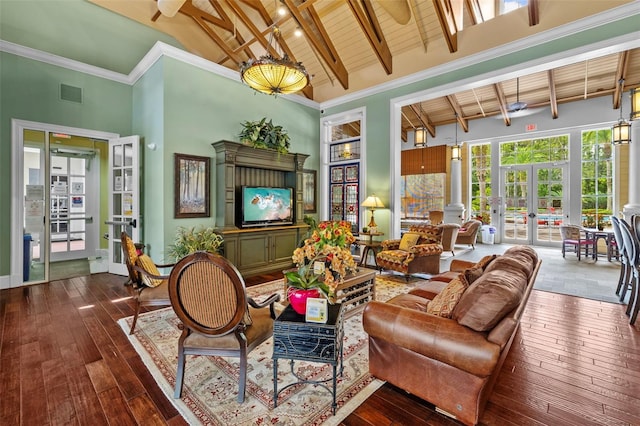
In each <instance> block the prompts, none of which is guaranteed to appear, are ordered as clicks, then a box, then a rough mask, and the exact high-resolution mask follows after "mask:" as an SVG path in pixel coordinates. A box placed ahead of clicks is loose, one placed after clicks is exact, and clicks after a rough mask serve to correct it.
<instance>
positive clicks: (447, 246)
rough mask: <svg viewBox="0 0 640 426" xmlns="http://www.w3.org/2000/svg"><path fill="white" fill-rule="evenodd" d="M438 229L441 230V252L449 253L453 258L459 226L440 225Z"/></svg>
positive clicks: (455, 224) (453, 224) (452, 224)
mask: <svg viewBox="0 0 640 426" xmlns="http://www.w3.org/2000/svg"><path fill="white" fill-rule="evenodd" d="M438 227H440V228H442V238H441V241H442V251H450V252H451V254H453V255H454V256H455V253H454V252H453V248H454V246H455V245H456V238H458V232H459V231H460V225H458V224H457V223H442V224H440V225H438Z"/></svg>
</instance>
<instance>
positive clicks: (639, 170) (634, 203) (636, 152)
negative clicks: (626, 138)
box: [622, 120, 640, 221]
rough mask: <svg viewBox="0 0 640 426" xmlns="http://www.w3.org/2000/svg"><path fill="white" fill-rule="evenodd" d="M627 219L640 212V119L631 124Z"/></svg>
mask: <svg viewBox="0 0 640 426" xmlns="http://www.w3.org/2000/svg"><path fill="white" fill-rule="evenodd" d="M622 213H623V215H624V218H625V220H627V221H629V220H630V219H631V215H633V214H640V121H637V120H636V121H634V122H632V124H631V143H630V144H629V203H628V204H625V205H624V208H623V210H622Z"/></svg>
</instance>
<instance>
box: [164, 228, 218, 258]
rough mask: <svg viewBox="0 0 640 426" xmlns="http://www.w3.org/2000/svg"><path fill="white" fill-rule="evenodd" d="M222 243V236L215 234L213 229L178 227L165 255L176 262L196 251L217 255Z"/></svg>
mask: <svg viewBox="0 0 640 426" xmlns="http://www.w3.org/2000/svg"><path fill="white" fill-rule="evenodd" d="M223 242H224V239H223V238H222V235H220V234H217V233H216V232H215V231H214V229H213V228H210V227H209V228H207V227H205V226H199V227H197V228H196V227H191V228H186V227H184V226H179V227H178V228H176V236H175V239H174V242H173V244H171V245H170V246H169V250H168V252H167V255H168V256H169V257H171V258H172V259H174V260H175V261H176V262H177V261H179V260H180V259H182V258H183V257H185V256H187V255H189V254H191V253H195V252H197V251H208V252H210V253H217V252H218V251H219V250H220V246H221V245H222V243H223Z"/></svg>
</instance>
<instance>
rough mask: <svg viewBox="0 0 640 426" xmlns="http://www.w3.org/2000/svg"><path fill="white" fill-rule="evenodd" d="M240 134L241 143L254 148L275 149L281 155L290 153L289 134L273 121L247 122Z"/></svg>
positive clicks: (264, 119) (244, 123) (243, 124)
mask: <svg viewBox="0 0 640 426" xmlns="http://www.w3.org/2000/svg"><path fill="white" fill-rule="evenodd" d="M241 124H242V131H241V132H240V134H239V137H240V142H242V143H246V144H249V145H251V146H253V147H254V148H269V149H275V150H276V151H278V153H280V154H286V153H288V152H289V140H290V137H289V134H288V133H287V131H286V130H284V128H283V127H282V126H276V125H275V124H273V121H272V120H269V121H267V119H266V118H263V119H262V120H260V121H245V122H243V123H241Z"/></svg>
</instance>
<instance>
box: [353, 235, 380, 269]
mask: <svg viewBox="0 0 640 426" xmlns="http://www.w3.org/2000/svg"><path fill="white" fill-rule="evenodd" d="M360 235H366V236H368V237H369V238H368V239H367V240H356V244H357V245H359V246H364V249H363V251H362V257H361V258H360V263H358V266H365V267H366V266H370V265H368V264H367V258H368V257H369V253H373V263H374V265H373V266H374V268H375V269H378V262H377V261H376V254H377V253H378V252H379V251H380V250H381V249H382V242H380V241H373V237H379V236H381V235H384V232H363V233H360Z"/></svg>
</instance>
